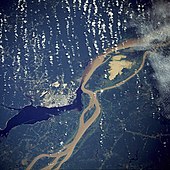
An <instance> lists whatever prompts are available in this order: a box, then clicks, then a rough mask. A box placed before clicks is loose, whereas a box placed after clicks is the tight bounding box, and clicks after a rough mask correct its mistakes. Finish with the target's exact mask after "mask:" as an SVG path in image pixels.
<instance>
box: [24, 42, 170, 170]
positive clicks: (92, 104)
mask: <svg viewBox="0 0 170 170" xmlns="http://www.w3.org/2000/svg"><path fill="white" fill-rule="evenodd" d="M142 43H143V41H142V40H138V39H136V40H135V39H134V40H128V41H125V42H123V43H121V44H119V45H118V46H117V47H112V48H109V49H107V50H106V51H105V52H104V53H102V54H100V55H99V56H97V57H96V58H95V59H94V60H92V61H91V62H90V63H89V65H88V66H87V67H86V69H85V71H84V73H83V75H82V81H81V89H82V91H83V92H84V93H86V94H87V95H88V96H89V97H90V101H89V104H88V106H87V107H86V108H85V109H84V110H83V112H82V114H81V116H80V119H79V128H78V130H77V133H76V135H75V136H74V138H73V140H72V141H71V142H70V143H68V144H66V145H65V146H63V148H62V149H61V150H59V151H58V152H56V153H53V154H40V155H38V156H37V157H35V158H34V159H33V161H32V162H31V163H30V164H29V166H28V167H27V170H30V169H31V168H32V167H33V166H34V164H35V163H36V162H37V161H38V160H39V159H41V158H44V157H48V158H53V161H52V162H51V163H50V164H48V165H47V166H46V167H44V168H43V170H48V169H49V170H50V169H52V168H55V169H56V170H58V169H60V168H61V166H62V165H63V164H64V163H65V162H66V161H67V160H68V159H69V158H70V157H71V155H72V153H73V151H74V148H75V146H76V145H77V143H78V142H79V141H80V139H81V138H82V137H83V135H84V133H85V132H86V130H87V129H88V128H89V127H90V126H91V125H92V124H93V123H94V122H95V120H96V119H97V118H98V117H99V115H100V110H101V107H100V104H99V101H98V99H97V93H98V92H101V90H102V91H105V90H109V89H113V88H116V87H118V86H121V85H122V84H124V83H126V82H127V81H128V80H130V79H131V78H133V77H134V76H135V75H136V74H137V73H138V72H139V71H140V70H141V69H142V68H143V66H144V64H145V60H146V57H147V55H148V54H149V52H148V51H146V52H145V53H144V55H143V59H142V63H141V65H140V67H139V68H138V69H137V70H135V72H134V73H133V74H132V75H130V76H129V77H128V78H126V79H125V80H123V81H121V82H119V83H117V84H115V85H113V86H109V87H106V88H103V89H100V90H96V91H91V90H89V89H87V88H85V85H86V83H87V82H88V80H89V79H90V78H91V76H92V75H93V73H94V71H95V70H96V69H97V68H98V67H99V66H101V65H102V64H103V63H105V62H106V60H105V59H106V57H107V55H109V54H110V53H117V52H118V51H120V50H123V49H127V48H131V47H135V46H140V44H142ZM166 45H167V44H166ZM159 46H161V45H159ZM92 108H95V110H94V113H93V114H92V115H91V117H90V118H89V119H88V120H87V121H86V122H85V120H84V117H85V115H86V113H87V112H88V111H89V110H91V109H92Z"/></svg>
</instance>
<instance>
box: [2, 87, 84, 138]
mask: <svg viewBox="0 0 170 170" xmlns="http://www.w3.org/2000/svg"><path fill="white" fill-rule="evenodd" d="M81 94H82V90H81V87H79V88H78V89H77V91H76V98H75V99H74V101H73V103H72V104H70V105H66V106H61V107H52V108H47V107H42V106H33V105H29V106H25V107H24V108H22V109H18V114H16V115H15V116H13V117H12V118H10V120H9V121H8V122H7V124H6V127H5V128H4V129H3V130H0V138H2V137H4V136H6V137H7V135H8V134H9V132H10V130H11V129H13V128H14V127H16V126H19V125H22V124H34V123H36V122H41V121H43V120H48V119H49V118H50V117H52V116H58V115H61V114H62V113H63V112H66V111H71V110H74V109H77V110H78V111H81V110H82V108H83V105H82V100H81ZM9 109H11V108H10V107H9ZM16 110H17V109H16Z"/></svg>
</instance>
